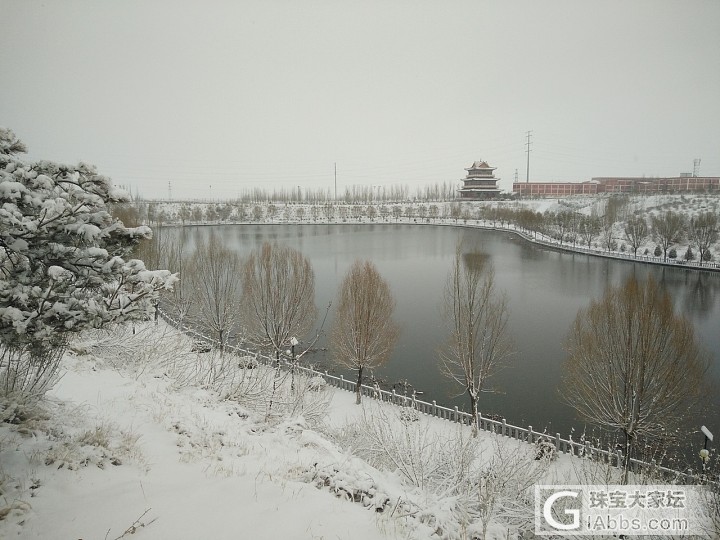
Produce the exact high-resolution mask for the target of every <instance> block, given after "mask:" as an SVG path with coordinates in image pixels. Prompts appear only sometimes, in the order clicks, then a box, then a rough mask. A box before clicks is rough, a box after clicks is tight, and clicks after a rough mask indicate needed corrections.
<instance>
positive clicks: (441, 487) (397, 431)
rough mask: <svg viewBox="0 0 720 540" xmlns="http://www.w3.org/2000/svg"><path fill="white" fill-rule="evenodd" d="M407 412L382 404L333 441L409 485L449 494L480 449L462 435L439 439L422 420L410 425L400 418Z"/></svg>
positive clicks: (334, 435) (369, 408) (368, 410)
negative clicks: (449, 484) (399, 477)
mask: <svg viewBox="0 0 720 540" xmlns="http://www.w3.org/2000/svg"><path fill="white" fill-rule="evenodd" d="M406 410H408V409H406V408H402V409H400V410H399V411H397V412H396V411H392V412H387V411H386V408H385V407H384V406H383V405H382V404H377V405H372V406H369V407H368V408H366V409H365V410H364V411H363V416H362V419H361V420H360V421H359V422H358V423H357V424H356V425H354V426H352V427H349V428H346V429H344V430H342V431H341V432H336V433H332V434H331V437H333V438H334V439H335V440H336V442H337V443H338V444H340V445H341V446H344V447H346V448H349V449H350V450H351V451H352V453H353V454H355V455H357V456H358V457H360V458H362V459H364V460H366V461H367V462H368V463H370V464H371V465H373V466H374V467H377V468H379V469H384V470H388V471H393V472H396V473H397V474H399V475H400V476H401V477H402V478H403V479H404V480H405V481H406V482H408V483H409V484H410V485H413V486H416V487H418V488H421V489H428V490H431V491H432V490H436V491H443V492H444V491H447V490H448V489H450V488H451V486H448V482H450V483H455V481H457V480H458V474H460V475H461V476H463V477H464V476H466V475H467V473H468V468H469V467H470V464H471V463H472V462H473V461H474V460H475V458H476V457H477V454H476V452H477V445H476V444H474V443H473V442H472V441H471V438H470V437H469V436H468V437H465V436H463V434H462V433H461V432H460V431H458V432H457V433H456V435H455V436H454V437H450V438H440V437H438V436H437V435H436V434H434V433H433V431H432V430H430V429H428V422H427V419H424V418H422V417H420V418H419V419H418V421H414V422H407V421H405V420H403V419H402V418H401V417H400V415H401V413H402V411H406ZM458 429H461V428H458Z"/></svg>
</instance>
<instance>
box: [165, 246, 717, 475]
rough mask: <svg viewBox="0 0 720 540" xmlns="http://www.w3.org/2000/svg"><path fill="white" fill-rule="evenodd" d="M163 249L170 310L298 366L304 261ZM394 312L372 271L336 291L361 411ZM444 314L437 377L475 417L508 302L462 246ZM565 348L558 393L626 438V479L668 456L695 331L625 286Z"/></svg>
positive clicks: (312, 314) (342, 352)
mask: <svg viewBox="0 0 720 540" xmlns="http://www.w3.org/2000/svg"><path fill="white" fill-rule="evenodd" d="M162 244H163V245H164V246H165V253H164V254H161V255H156V256H157V257H159V258H164V259H165V262H166V263H167V265H168V266H169V267H170V268H172V269H173V270H178V272H179V273H180V275H181V281H180V285H179V286H176V288H175V291H174V292H173V293H172V296H173V297H172V300H171V301H170V304H171V306H172V309H174V310H176V311H175V314H176V315H177V316H178V317H179V318H181V319H185V320H188V319H190V320H191V321H192V324H195V325H197V326H199V327H200V328H201V329H203V330H205V331H206V333H209V334H210V335H212V336H214V337H215V339H216V340H217V342H218V343H219V344H220V347H221V348H222V347H223V346H224V345H225V344H227V342H228V340H229V339H231V338H234V339H239V340H243V341H246V342H249V343H251V344H253V345H255V346H257V347H261V348H263V349H265V350H268V351H271V352H272V353H273V354H274V355H275V357H276V359H277V360H278V361H279V360H280V358H284V359H286V360H288V361H291V362H293V363H294V362H297V361H298V360H299V359H300V358H301V357H302V355H303V354H304V352H306V351H307V349H308V348H309V346H308V343H311V344H312V343H314V340H316V339H317V338H318V336H319V332H320V329H318V328H316V323H317V318H318V310H317V308H316V306H315V304H314V296H315V283H314V279H315V278H314V272H313V269H312V266H311V264H310V262H309V261H308V260H307V259H306V258H305V257H304V256H303V255H302V254H301V253H300V252H298V251H296V250H294V249H292V248H289V247H286V246H281V245H271V244H264V245H262V246H260V247H259V248H257V249H256V250H255V251H253V252H252V253H251V254H250V256H249V257H248V258H247V259H246V260H244V261H243V260H241V258H240V257H239V256H238V255H237V254H236V253H235V252H233V251H231V250H229V249H227V248H225V247H224V246H223V245H222V243H221V242H220V240H219V239H218V238H217V237H216V236H214V235H211V236H210V238H209V240H208V241H207V242H206V243H204V244H202V245H199V246H197V248H196V250H195V251H194V253H193V254H192V255H191V256H190V257H184V256H183V253H182V244H179V243H178V244H174V243H172V242H170V241H164V242H163V243H162ZM394 308H395V299H394V298H393V295H392V292H391V290H390V286H389V284H388V283H387V282H386V281H385V280H384V279H383V278H382V276H381V275H380V273H379V272H378V270H377V268H376V267H375V265H374V264H373V263H372V262H370V261H362V260H358V261H356V262H355V263H354V264H353V265H352V267H351V268H350V269H349V271H348V272H347V274H346V275H345V277H344V279H343V280H342V282H341V285H340V287H339V289H338V291H337V296H336V312H335V317H334V322H333V326H332V328H331V330H330V340H329V341H330V345H331V350H332V351H333V356H334V358H335V360H336V361H337V362H338V363H339V364H340V365H342V366H344V367H346V368H348V369H350V370H353V371H355V372H356V373H357V398H356V401H357V403H360V401H361V391H360V388H361V384H362V382H363V379H364V376H366V374H367V372H368V371H373V370H376V369H377V368H378V367H380V366H381V365H383V363H384V362H386V361H387V360H388V358H389V357H390V356H391V354H392V350H393V348H394V346H395V344H396V342H397V339H398V336H399V326H398V325H397V323H396V322H395V321H394V320H393V311H394ZM328 309H329V306H328ZM443 315H444V320H445V321H446V323H447V325H448V339H447V341H446V343H445V344H444V345H443V346H441V347H440V348H439V351H438V352H439V358H440V366H441V370H442V372H443V373H444V374H445V375H446V376H447V377H449V378H450V379H451V380H453V381H455V382H456V383H457V385H458V388H459V389H462V391H461V393H463V394H466V395H467V397H468V401H469V407H470V412H471V414H472V415H473V417H474V418H475V419H477V415H478V411H479V408H480V404H481V395H482V393H483V392H486V391H490V390H491V388H490V386H489V382H490V379H491V378H492V376H493V375H494V374H495V373H497V371H498V370H500V369H502V368H503V367H504V366H506V365H507V363H508V361H509V360H510V359H511V357H512V353H513V347H512V343H511V339H510V331H509V308H508V301H507V297H506V295H505V294H504V293H503V292H501V291H498V290H497V286H496V282H495V274H494V270H493V267H492V263H491V261H490V260H489V258H488V257H487V256H486V255H485V254H483V253H481V252H480V251H478V250H477V249H474V248H467V247H463V246H462V244H461V245H460V246H458V248H457V251H456V255H455V259H454V261H453V264H452V267H451V269H450V271H449V273H448V277H447V280H446V284H445V289H444V294H443ZM321 326H322V325H321ZM313 331H314V335H311V334H312V332H313ZM306 338H309V339H308V340H307V341H304V342H301V341H298V340H303V339H306ZM300 343H303V347H301V348H300V349H299V350H298V351H295V345H296V344H300ZM289 347H292V352H291V353H290V351H288V348H289ZM566 348H567V353H568V355H567V358H566V359H565V364H564V370H563V372H564V375H563V379H562V384H561V395H562V396H563V398H564V399H565V400H566V401H567V402H568V403H569V404H570V405H571V406H572V407H574V408H575V409H576V411H577V412H578V413H579V415H580V417H581V418H582V419H584V420H586V421H589V422H590V423H592V424H593V425H596V426H598V427H600V428H603V429H605V430H607V431H608V432H609V433H611V432H614V433H617V434H618V435H619V437H621V438H622V441H623V450H624V456H625V460H626V461H625V471H626V476H625V479H627V472H628V471H629V468H630V459H631V458H632V457H634V456H636V455H637V453H638V449H639V448H654V449H660V448H665V449H666V448H667V447H668V445H669V444H671V443H672V442H673V441H677V440H678V438H679V437H680V436H682V435H683V434H684V433H686V431H684V428H685V427H687V426H684V425H683V422H684V421H685V420H686V419H687V418H688V417H689V415H690V414H691V413H692V412H695V413H697V412H698V411H699V410H700V408H701V405H702V397H703V395H704V394H705V393H706V392H707V390H706V386H707V385H706V382H705V374H706V372H707V369H708V365H709V364H708V357H707V356H706V355H705V354H704V353H703V352H702V351H701V350H700V348H699V346H698V343H697V341H696V339H695V336H694V334H693V329H692V325H691V324H690V323H689V322H688V321H687V320H686V319H685V318H683V317H682V316H679V315H677V314H676V313H675V311H674V309H673V305H672V302H671V300H670V298H669V296H668V294H667V292H665V291H664V290H663V289H662V288H661V287H660V286H659V285H658V284H657V283H656V282H654V281H653V280H652V279H650V280H648V281H647V282H646V283H644V284H643V283H640V282H639V281H637V280H636V279H631V280H629V281H628V282H627V283H625V284H624V285H622V286H620V287H610V288H608V290H607V291H606V292H605V294H604V296H603V297H602V298H600V299H595V300H593V301H592V302H591V304H590V306H589V307H588V308H586V309H583V310H581V311H580V312H579V313H578V314H577V317H576V319H575V322H574V324H573V325H572V327H571V330H570V332H569V335H568V337H567V341H566ZM288 353H290V354H288ZM293 365H294V364H293ZM473 424H474V425H475V426H476V425H477V422H476V421H475V422H473ZM475 433H476V431H475Z"/></svg>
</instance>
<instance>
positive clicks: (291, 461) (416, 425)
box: [0, 323, 607, 540]
mask: <svg viewBox="0 0 720 540" xmlns="http://www.w3.org/2000/svg"><path fill="white" fill-rule="evenodd" d="M83 339H84V341H83V342H77V343H76V344H74V345H73V347H72V348H71V351H70V352H68V353H67V354H66V356H65V358H64V368H65V373H64V376H63V377H62V379H61V380H60V381H59V382H58V383H57V384H56V386H55V387H54V388H53V390H52V391H51V392H50V393H49V394H48V396H47V399H46V400H45V401H44V402H43V403H41V405H40V406H39V407H38V409H37V411H36V412H35V414H33V415H32V416H31V417H29V418H23V419H17V418H16V419H11V420H12V423H8V422H4V423H2V424H0V494H1V495H2V498H0V537H3V538H73V539H74V538H82V539H85V540H93V539H105V538H109V539H117V538H126V537H128V536H130V535H131V534H133V535H135V536H136V537H138V538H153V539H163V538H167V539H185V538H187V539H193V538H214V539H222V538H259V539H260V538H363V539H372V538H396V537H402V538H461V537H465V536H464V535H466V534H473V533H476V534H479V532H480V531H481V530H482V528H483V524H487V525H488V529H487V533H488V535H487V537H488V538H491V537H503V538H505V537H506V535H509V537H510V538H513V537H517V534H518V532H519V530H521V529H526V530H527V529H531V528H532V520H533V515H532V514H533V513H532V485H533V484H534V483H536V482H538V481H543V482H544V483H555V482H557V483H568V482H574V481H576V480H578V479H581V480H583V478H579V477H585V478H584V480H587V477H588V475H590V476H592V475H594V474H595V473H594V472H593V471H592V470H590V469H588V467H587V464H583V463H582V460H578V459H577V458H575V459H570V458H569V457H567V456H561V457H560V458H558V459H557V460H555V461H551V460H549V459H540V460H536V459H534V458H535V456H536V448H535V447H533V446H532V445H528V444H522V443H518V442H517V441H513V440H510V439H504V438H501V437H499V436H496V435H493V434H490V433H480V435H479V436H478V438H477V439H473V438H472V437H471V436H470V433H469V431H468V428H465V427H461V426H459V425H457V424H452V423H450V422H447V421H443V420H440V419H435V418H430V417H425V416H423V415H419V414H418V413H417V412H416V411H414V410H411V409H402V408H398V407H392V406H390V405H387V404H380V403H377V402H374V401H372V400H366V402H365V403H364V404H363V405H362V406H356V405H354V399H355V398H354V394H352V393H350V392H343V391H340V390H334V389H329V388H323V389H320V390H317V389H310V390H308V389H307V388H306V387H303V386H302V381H301V380H300V378H298V379H296V380H295V381H294V390H293V391H294V392H298V391H300V390H298V389H302V388H305V389H304V390H303V391H305V392H308V393H311V394H313V395H311V396H310V397H309V398H303V399H302V400H301V401H303V403H304V405H300V406H297V403H296V404H295V406H294V407H295V408H294V409H292V410H291V409H288V408H287V403H289V401H287V400H286V399H285V397H283V395H282V393H281V392H279V391H277V392H276V393H273V394H272V397H271V401H270V404H268V399H267V395H266V396H265V397H263V398H261V397H258V396H259V394H257V395H256V394H253V391H254V390H252V389H257V387H258V386H262V379H263V377H264V375H263V374H262V371H263V370H265V369H266V368H263V367H258V368H255V369H252V370H242V369H240V368H239V367H238V366H237V359H235V360H231V361H229V362H228V361H227V360H223V361H222V365H221V364H218V363H217V362H216V363H215V364H213V362H215V360H212V359H210V360H209V359H208V358H210V355H208V354H205V355H202V354H197V353H190V348H191V343H190V341H189V340H187V339H186V338H185V337H184V336H182V335H180V334H178V333H177V332H176V331H175V330H173V329H171V328H169V327H167V326H164V325H163V324H162V323H161V324H160V325H159V326H154V325H152V324H148V325H147V326H145V327H139V328H138V332H137V333H136V334H132V333H131V332H130V330H129V327H126V328H124V329H119V330H117V331H116V332H115V333H98V334H94V335H84V336H83ZM223 366H224V367H223ZM208 368H209V369H210V370H215V375H214V376H213V380H214V381H215V382H217V381H219V380H221V379H222V380H223V381H224V383H223V384H224V386H223V384H215V383H212V382H208V381H209V380H210V379H209V378H208V375H207V372H206V371H207V369H208ZM219 368H221V369H222V370H225V372H226V375H228V374H229V375H228V377H226V378H222V377H219V376H218V373H219ZM245 371H247V372H251V374H250V375H248V377H251V378H253V377H254V379H253V380H254V381H255V383H253V384H245V383H243V380H242V376H245V375H244V373H243V372H245ZM241 374H242V376H240V375H241ZM270 374H271V376H274V374H273V373H272V372H270ZM239 376H240V379H239V378H238V377H239ZM266 380H272V379H266ZM228 381H231V382H230V383H228ZM284 382H287V381H284ZM256 383H257V384H256ZM231 387H232V388H234V391H235V392H236V394H235V395H234V397H233V398H232V399H230V393H229V392H228V388H231ZM238 392H244V394H243V395H240V394H239V393H238ZM316 394H318V395H319V394H322V397H321V398H318V395H316ZM272 400H274V401H272ZM321 404H322V407H325V406H326V409H324V410H322V411H321V410H320V408H321ZM283 407H285V408H283ZM303 407H305V408H304V409H303ZM271 411H274V414H270V412H271ZM292 411H294V412H292ZM304 413H307V414H304ZM306 416H307V418H306ZM308 418H309V419H308ZM363 458H364V459H363ZM371 463H372V464H371ZM605 472H607V471H604V472H602V474H603V475H604V474H605ZM598 474H599V473H598ZM479 501H483V502H484V503H487V504H482V505H481V504H479ZM468 537H469V536H468Z"/></svg>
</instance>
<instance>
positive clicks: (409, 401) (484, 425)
mask: <svg viewBox="0 0 720 540" xmlns="http://www.w3.org/2000/svg"><path fill="white" fill-rule="evenodd" d="M158 314H159V315H160V316H161V317H162V318H163V319H164V320H165V321H166V322H167V323H168V324H170V325H171V326H173V327H175V328H177V329H178V330H180V331H182V332H184V333H186V334H187V335H189V336H191V337H193V338H196V339H200V340H202V341H203V342H204V343H207V344H209V345H212V346H215V347H217V346H219V345H220V343H219V342H218V341H217V340H215V339H212V338H209V337H206V336H204V335H202V334H200V333H199V332H197V331H195V330H193V329H192V328H190V327H188V326H186V325H184V324H182V323H181V322H179V321H176V320H175V319H173V318H172V317H170V316H169V315H168V314H167V313H166V312H165V311H163V310H162V309H160V308H159V307H158ZM225 350H227V351H231V352H234V353H235V354H237V355H239V356H243V357H248V356H249V357H252V358H254V359H255V360H257V361H258V362H259V363H262V364H264V365H267V366H274V365H276V359H275V358H272V357H271V356H267V355H264V354H262V353H260V352H258V351H253V350H250V349H248V348H245V347H240V346H237V345H225ZM281 367H282V368H283V369H289V365H288V364H287V363H284V364H281ZM295 370H297V371H298V372H301V373H305V374H307V375H308V376H310V377H316V376H319V377H322V378H323V379H324V380H325V382H326V383H327V384H329V385H330V386H333V387H335V388H339V389H341V390H346V391H349V392H355V391H356V389H357V383H356V382H354V381H351V380H348V379H346V378H345V377H344V376H343V375H339V376H335V375H330V374H329V373H328V372H327V371H324V372H321V371H317V370H315V369H313V368H311V367H306V366H295ZM361 393H362V395H363V396H365V397H369V398H372V399H377V400H380V401H383V402H386V403H390V404H392V405H397V406H401V407H411V408H413V409H415V410H417V411H418V412H419V413H422V414H426V415H428V416H434V417H437V418H440V419H443V420H448V421H450V422H455V423H460V424H464V425H468V426H469V425H472V415H471V414H470V413H467V412H465V411H461V410H459V409H458V407H453V408H448V407H444V406H442V405H438V404H437V402H436V401H435V400H433V401H432V402H427V401H422V400H419V399H417V398H416V396H414V395H413V396H407V395H404V394H398V393H397V392H395V390H394V389H393V390H392V391H388V390H382V389H381V388H379V387H378V386H377V385H375V386H368V385H366V384H363V385H361ZM477 426H478V429H479V430H481V431H489V432H492V433H494V434H496V435H500V436H503V437H509V438H511V439H515V440H517V441H521V442H525V443H528V444H536V443H538V442H539V441H544V442H546V443H549V444H550V445H552V446H554V448H555V451H556V452H557V453H558V454H569V455H571V456H575V457H586V458H590V459H593V460H602V461H604V462H605V463H608V464H610V465H611V466H615V467H620V466H621V465H622V463H623V453H622V450H619V449H617V450H615V451H612V450H609V449H607V450H606V449H602V448H596V447H594V446H591V444H590V443H589V442H587V441H585V442H579V441H574V440H572V437H570V438H568V439H563V438H562V437H561V436H560V434H559V433H555V434H554V435H552V434H549V433H546V432H539V431H535V430H533V427H532V426H528V427H527V428H523V427H519V426H514V425H512V424H508V423H507V421H506V420H505V419H504V418H503V419H502V420H495V419H493V418H488V417H484V416H482V414H480V413H478V418H477ZM630 463H631V469H633V470H635V471H653V472H655V473H660V474H662V475H663V476H665V477H667V478H668V479H674V480H679V481H682V482H684V483H695V482H697V481H698V477H697V476H696V475H694V474H693V473H692V471H688V472H687V473H685V472H681V471H676V470H673V469H670V468H667V467H663V466H660V465H658V464H656V463H649V462H645V461H641V460H638V459H634V458H631V459H630Z"/></svg>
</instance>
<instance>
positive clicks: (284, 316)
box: [243, 242, 317, 360]
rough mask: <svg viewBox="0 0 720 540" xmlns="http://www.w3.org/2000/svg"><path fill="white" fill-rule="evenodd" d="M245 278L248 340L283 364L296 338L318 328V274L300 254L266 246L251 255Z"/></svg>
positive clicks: (244, 305)
mask: <svg viewBox="0 0 720 540" xmlns="http://www.w3.org/2000/svg"><path fill="white" fill-rule="evenodd" d="M243 276H244V279H243V309H244V310H245V313H246V317H245V320H244V323H245V325H246V330H247V337H248V339H249V340H250V341H253V342H255V343H257V344H259V345H262V346H265V347H269V348H270V349H272V350H273V352H274V353H275V358H276V359H278V360H279V359H280V354H281V352H282V351H283V349H286V348H287V347H288V346H289V345H291V339H292V338H296V339H298V338H301V337H304V336H305V335H306V334H307V333H308V332H309V331H310V329H311V328H312V327H313V326H314V325H315V321H316V320H317V308H316V307H315V272H314V271H313V269H312V266H311V265H310V261H308V259H307V258H306V257H305V256H304V255H303V254H302V253H300V252H299V251H297V250H295V249H293V248H291V247H288V246H281V245H277V244H269V243H267V242H266V243H264V244H263V245H262V246H260V247H259V248H257V249H255V250H254V251H253V252H252V253H251V254H250V257H249V258H248V260H247V262H246V263H245V267H244V271H243Z"/></svg>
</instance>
